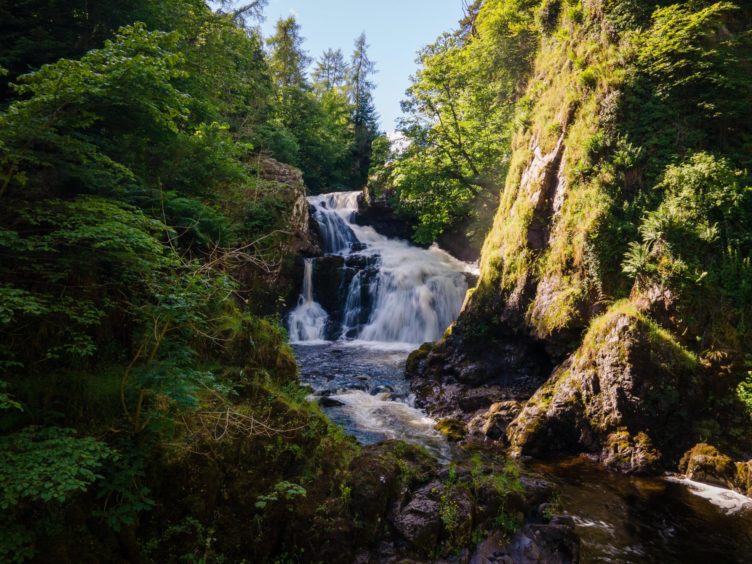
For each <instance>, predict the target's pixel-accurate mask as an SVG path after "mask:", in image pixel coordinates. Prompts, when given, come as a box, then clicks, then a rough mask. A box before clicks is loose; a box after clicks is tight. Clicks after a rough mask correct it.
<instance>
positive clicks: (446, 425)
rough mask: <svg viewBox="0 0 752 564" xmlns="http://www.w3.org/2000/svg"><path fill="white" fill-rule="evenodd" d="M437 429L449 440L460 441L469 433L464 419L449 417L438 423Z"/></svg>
mask: <svg viewBox="0 0 752 564" xmlns="http://www.w3.org/2000/svg"><path fill="white" fill-rule="evenodd" d="M436 430H437V431H438V432H439V433H441V434H442V435H444V436H445V437H446V438H447V439H448V440H450V441H453V442H459V441H461V440H462V439H464V438H465V436H466V435H467V425H466V424H465V422H464V421H460V420H459V419H454V418H452V417H448V418H446V419H442V420H440V421H439V422H438V423H436Z"/></svg>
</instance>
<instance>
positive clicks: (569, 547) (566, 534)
mask: <svg viewBox="0 0 752 564" xmlns="http://www.w3.org/2000/svg"><path fill="white" fill-rule="evenodd" d="M579 559H580V540H579V538H578V537H577V535H576V534H575V532H574V526H573V523H566V522H561V523H557V524H548V525H526V526H525V527H523V528H522V530H521V531H519V532H518V533H517V534H516V535H514V537H513V538H512V540H511V541H510V542H509V543H505V542H504V538H503V536H501V535H500V534H496V535H493V536H491V537H489V538H487V539H486V540H485V541H483V542H482V543H480V544H479V545H478V546H477V548H476V550H475V552H474V553H473V555H472V557H471V558H470V563H471V564H517V563H523V562H524V563H526V564H527V563H540V564H572V563H575V562H579Z"/></svg>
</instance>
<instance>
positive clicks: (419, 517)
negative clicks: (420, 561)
mask: <svg viewBox="0 0 752 564" xmlns="http://www.w3.org/2000/svg"><path fill="white" fill-rule="evenodd" d="M442 491H443V486H442V485H441V482H431V483H429V484H428V485H427V486H424V487H423V488H421V489H419V490H418V491H416V492H415V493H414V494H413V496H412V498H411V499H410V501H409V502H408V503H407V504H406V505H404V506H403V507H401V508H400V509H398V510H397V511H395V512H394V515H393V516H392V518H391V521H392V525H394V528H395V529H396V530H397V532H398V533H399V534H400V536H402V537H403V538H404V539H405V540H406V541H408V542H409V543H410V544H411V545H412V546H413V547H414V548H415V549H417V550H418V551H419V552H421V553H424V554H429V553H431V552H433V550H434V549H435V548H436V546H437V545H438V543H439V537H440V535H441V516H440V513H439V510H440V503H439V501H440V497H441V492H442Z"/></svg>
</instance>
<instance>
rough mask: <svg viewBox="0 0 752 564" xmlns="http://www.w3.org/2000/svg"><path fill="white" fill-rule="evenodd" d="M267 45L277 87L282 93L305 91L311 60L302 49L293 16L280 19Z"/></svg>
mask: <svg viewBox="0 0 752 564" xmlns="http://www.w3.org/2000/svg"><path fill="white" fill-rule="evenodd" d="M267 44H268V45H269V47H270V48H271V54H270V57H269V67H270V68H271V71H272V75H273V76H274V80H275V82H276V84H277V86H278V87H279V88H280V89H282V90H283V91H284V90H285V89H288V88H300V89H302V90H304V89H306V87H307V81H306V69H307V67H308V65H309V64H310V62H311V59H310V57H309V56H308V54H307V53H306V51H305V50H304V49H303V37H301V35H300V24H298V22H297V21H296V20H295V16H289V17H287V18H284V19H280V20H279V21H278V22H277V26H276V28H275V33H274V35H272V36H271V37H270V38H269V39H267Z"/></svg>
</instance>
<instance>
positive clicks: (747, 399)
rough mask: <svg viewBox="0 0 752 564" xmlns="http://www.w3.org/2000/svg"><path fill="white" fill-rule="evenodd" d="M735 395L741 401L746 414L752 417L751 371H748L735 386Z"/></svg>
mask: <svg viewBox="0 0 752 564" xmlns="http://www.w3.org/2000/svg"><path fill="white" fill-rule="evenodd" d="M736 396H737V397H738V398H739V401H741V402H742V405H743V406H744V409H745V410H746V411H747V415H749V417H750V418H752V372H748V373H747V377H746V378H745V379H744V380H742V381H741V382H739V385H738V386H737V388H736Z"/></svg>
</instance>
